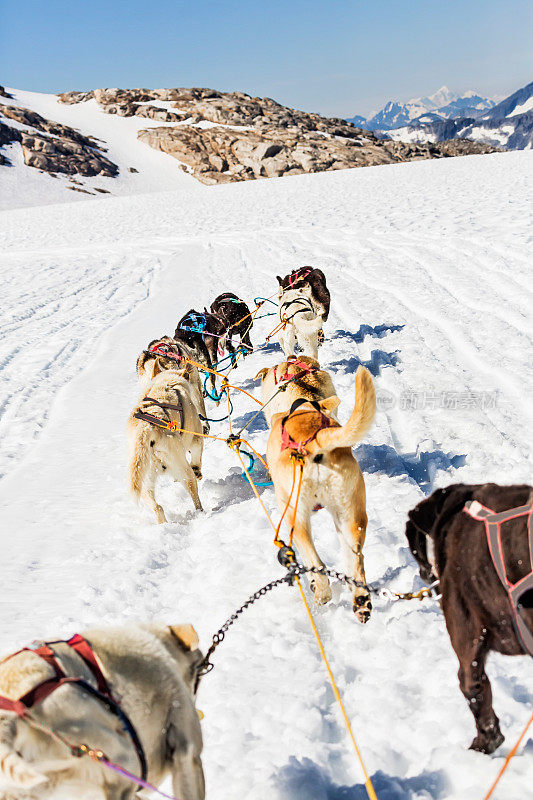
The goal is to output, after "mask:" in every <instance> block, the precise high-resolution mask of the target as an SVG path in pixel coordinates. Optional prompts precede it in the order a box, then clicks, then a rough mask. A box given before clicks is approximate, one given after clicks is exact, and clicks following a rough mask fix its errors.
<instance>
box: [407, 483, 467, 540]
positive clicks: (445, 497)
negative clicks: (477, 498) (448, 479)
mask: <svg viewBox="0 0 533 800" xmlns="http://www.w3.org/2000/svg"><path fill="white" fill-rule="evenodd" d="M471 495H472V487H471V486H466V485H465V484H464V483H453V484H452V485H451V486H446V487H445V488H444V489H437V490H436V491H435V492H433V494H431V495H430V496H429V497H428V498H426V500H422V502H421V503H419V504H418V505H417V506H415V508H413V509H412V510H411V511H410V512H409V520H410V521H411V522H412V523H413V525H414V526H415V527H416V528H417V529H418V530H419V531H421V533H423V534H424V535H426V536H428V535H434V534H436V533H437V532H438V531H439V530H440V528H441V527H442V525H443V524H444V522H446V521H447V520H448V519H450V517H451V516H453V515H454V514H455V513H456V512H457V511H458V510H460V509H461V508H462V507H463V506H464V504H465V503H466V501H467V500H468V499H469V498H470V497H471Z"/></svg>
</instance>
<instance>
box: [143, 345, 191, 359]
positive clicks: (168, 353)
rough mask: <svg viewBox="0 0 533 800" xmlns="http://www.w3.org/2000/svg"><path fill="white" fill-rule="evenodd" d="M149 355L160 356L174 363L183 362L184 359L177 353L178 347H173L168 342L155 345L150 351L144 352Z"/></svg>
mask: <svg viewBox="0 0 533 800" xmlns="http://www.w3.org/2000/svg"><path fill="white" fill-rule="evenodd" d="M144 352H145V353H146V354H147V355H150V356H151V355H153V354H154V353H155V355H158V356H165V358H171V359H172V360H173V361H178V362H179V361H183V360H184V357H183V356H182V355H180V353H177V352H176V347H173V346H172V345H171V344H168V343H166V342H162V343H161V344H154V345H153V346H152V347H151V348H150V349H149V350H145V351H144Z"/></svg>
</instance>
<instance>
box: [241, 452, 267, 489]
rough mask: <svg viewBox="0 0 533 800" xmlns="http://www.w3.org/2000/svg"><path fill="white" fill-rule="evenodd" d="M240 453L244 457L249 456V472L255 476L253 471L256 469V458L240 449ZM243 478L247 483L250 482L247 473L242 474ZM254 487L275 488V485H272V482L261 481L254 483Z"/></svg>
mask: <svg viewBox="0 0 533 800" xmlns="http://www.w3.org/2000/svg"><path fill="white" fill-rule="evenodd" d="M239 453H240V454H241V455H242V456H247V458H248V472H249V473H250V474H253V471H254V469H255V458H254V457H253V455H252V454H251V453H248V452H247V451H246V450H241V449H239ZM241 478H244V480H245V481H247V480H248V478H247V477H246V473H245V472H241ZM254 486H273V483H272V481H261V482H258V481H254Z"/></svg>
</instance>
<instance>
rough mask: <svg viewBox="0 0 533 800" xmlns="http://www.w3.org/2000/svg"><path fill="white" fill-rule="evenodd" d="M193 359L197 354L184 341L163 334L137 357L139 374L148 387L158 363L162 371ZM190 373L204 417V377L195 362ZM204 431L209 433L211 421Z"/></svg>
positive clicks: (179, 367)
mask: <svg viewBox="0 0 533 800" xmlns="http://www.w3.org/2000/svg"><path fill="white" fill-rule="evenodd" d="M191 361H196V358H195V354H194V353H193V352H192V350H191V349H190V347H187V345H186V344H185V343H184V342H180V341H177V340H176V339H173V338H172V337H171V336H162V337H161V338H160V339H153V340H152V341H151V342H150V344H149V345H148V347H147V348H146V350H143V352H142V353H141V355H140V356H139V358H138V359H137V375H138V377H139V381H140V383H141V386H142V387H143V388H145V387H146V388H147V387H148V384H149V383H150V382H151V380H152V378H154V377H155V375H156V374H157V373H154V368H155V366H156V363H157V370H158V372H160V371H161V370H164V369H173V370H181V369H182V368H183V367H185V365H186V364H188V363H189V362H191ZM187 370H188V373H189V380H190V382H191V384H192V385H193V386H195V387H196V388H197V390H198V396H199V397H200V404H199V408H198V410H199V412H200V414H201V415H202V417H205V416H206V413H205V403H204V395H203V386H202V378H201V376H200V373H199V372H198V368H197V367H196V366H195V365H194V364H190V363H189V366H188V367H187ZM203 431H204V433H209V423H208V422H204V423H203Z"/></svg>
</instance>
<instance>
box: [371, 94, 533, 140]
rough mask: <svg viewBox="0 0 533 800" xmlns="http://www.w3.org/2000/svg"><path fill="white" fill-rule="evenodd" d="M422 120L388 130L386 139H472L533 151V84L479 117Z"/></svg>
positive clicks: (469, 115) (421, 118)
mask: <svg viewBox="0 0 533 800" xmlns="http://www.w3.org/2000/svg"><path fill="white" fill-rule="evenodd" d="M426 116H427V117H428V118H427V119H426V117H420V118H419V119H417V120H414V121H412V122H410V123H409V124H408V125H406V126H404V127H400V128H396V129H395V130H387V131H386V132H385V133H386V136H387V137H388V138H390V139H394V140H398V141H402V142H425V143H428V142H441V141H448V140H450V139H470V140H473V141H476V142H485V143H486V144H490V145H493V146H495V147H503V148H506V149H507V150H529V149H531V148H532V147H533V83H529V84H528V85H527V86H524V87H523V88H522V89H519V90H518V91H517V92H514V93H513V94H512V95H510V96H509V97H507V98H506V99H505V100H502V101H501V102H500V103H498V104H497V105H495V106H494V107H493V108H491V109H490V110H488V111H485V112H484V113H481V114H479V115H472V114H461V115H460V116H458V117H456V118H454V119H447V120H442V119H435V120H434V119H431V118H429V117H430V116H431V115H426Z"/></svg>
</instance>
